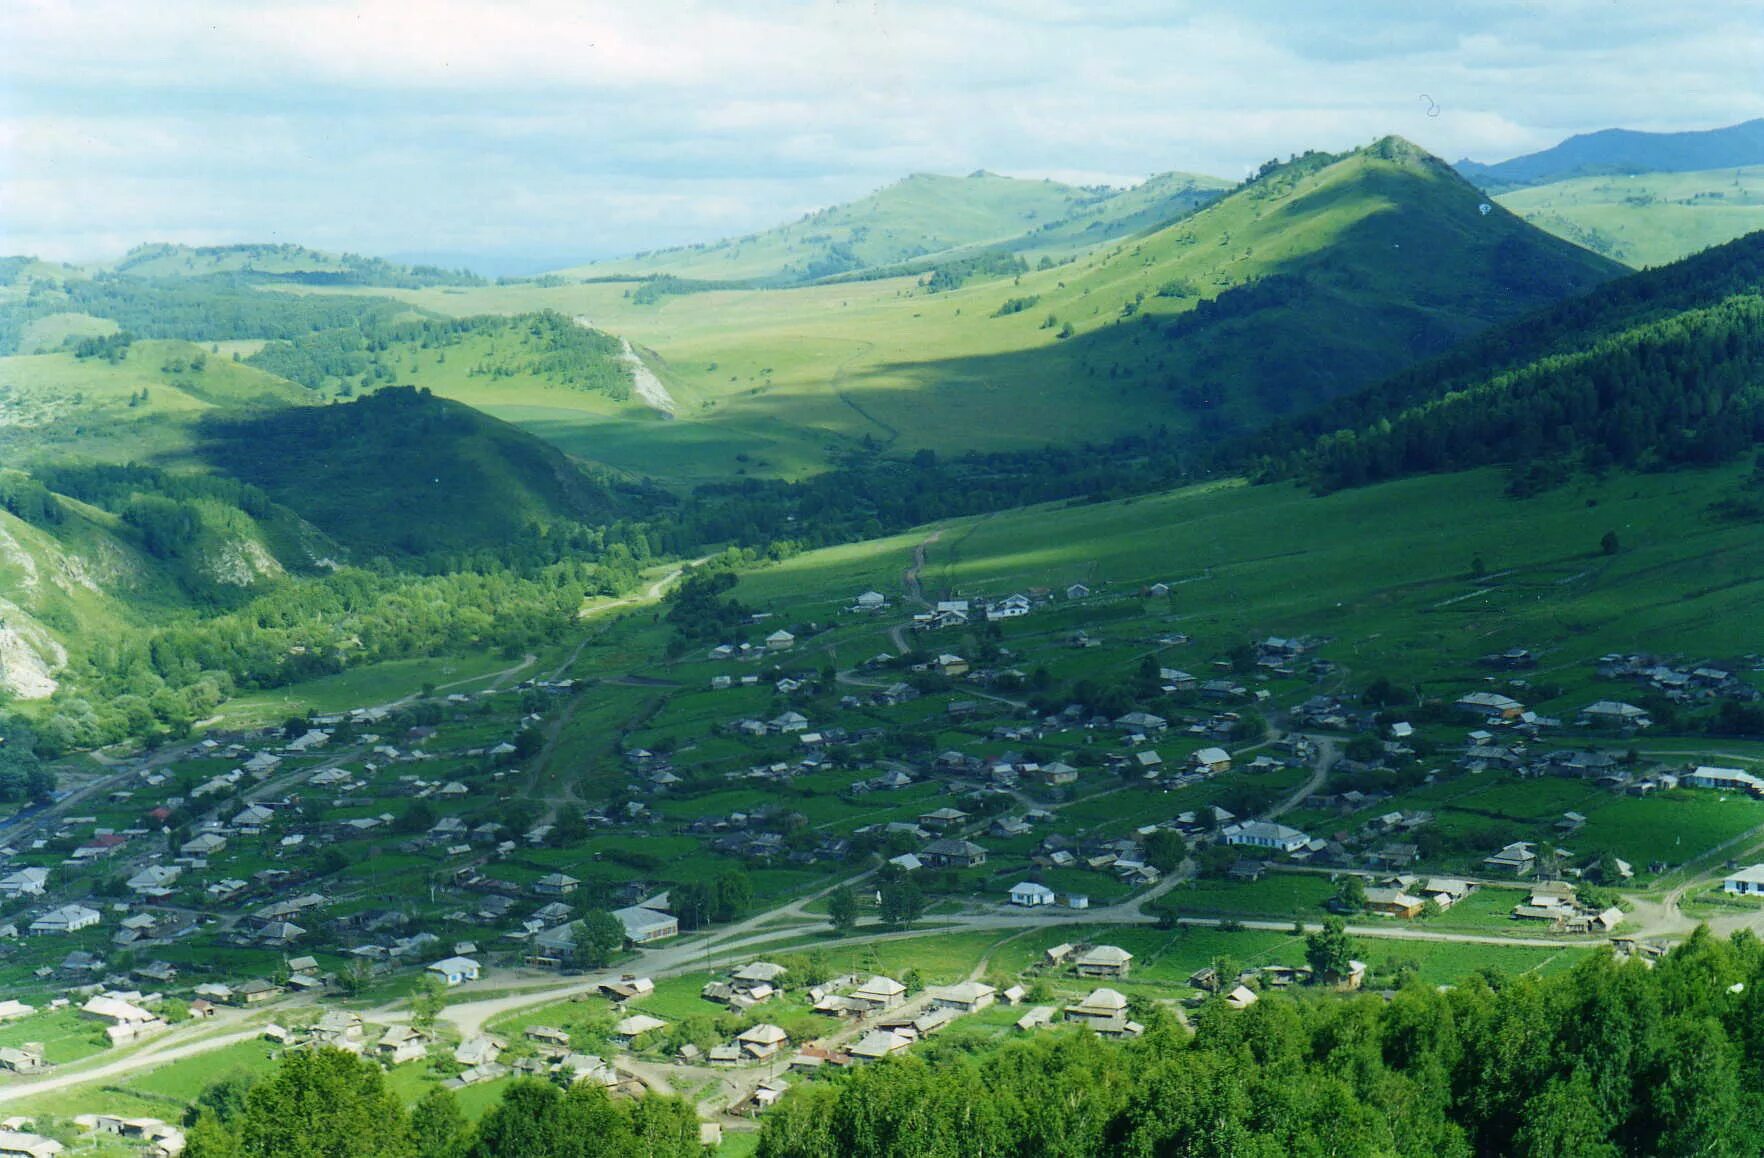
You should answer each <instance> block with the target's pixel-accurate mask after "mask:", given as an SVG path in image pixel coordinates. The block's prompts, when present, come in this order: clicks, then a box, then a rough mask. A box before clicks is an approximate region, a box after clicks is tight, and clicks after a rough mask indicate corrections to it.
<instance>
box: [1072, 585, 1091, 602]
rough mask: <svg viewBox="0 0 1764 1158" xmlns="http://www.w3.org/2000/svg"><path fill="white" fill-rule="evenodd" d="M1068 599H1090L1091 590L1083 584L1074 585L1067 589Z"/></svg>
mask: <svg viewBox="0 0 1764 1158" xmlns="http://www.w3.org/2000/svg"><path fill="white" fill-rule="evenodd" d="M1066 598H1067V599H1089V598H1090V588H1089V587H1087V586H1085V585H1084V584H1082V583H1074V584H1072V585H1071V586H1070V587H1068V588H1066Z"/></svg>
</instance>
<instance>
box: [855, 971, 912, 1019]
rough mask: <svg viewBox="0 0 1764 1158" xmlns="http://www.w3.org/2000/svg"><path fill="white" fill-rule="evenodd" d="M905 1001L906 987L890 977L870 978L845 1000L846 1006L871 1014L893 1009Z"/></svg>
mask: <svg viewBox="0 0 1764 1158" xmlns="http://www.w3.org/2000/svg"><path fill="white" fill-rule="evenodd" d="M905 1000H906V986H904V985H902V984H901V983H900V982H898V981H896V980H895V979H894V978H892V977H880V976H878V977H872V978H870V979H869V980H868V981H866V982H864V983H863V984H862V985H860V986H858V987H857V989H855V990H853V991H852V993H851V994H850V996H848V997H847V998H846V1001H847V1003H848V1004H855V1005H857V1006H858V1007H859V1008H863V1009H868V1010H870V1011H871V1012H876V1011H879V1010H888V1009H893V1008H894V1007H895V1006H897V1005H899V1004H901V1003H902V1002H903V1001H905Z"/></svg>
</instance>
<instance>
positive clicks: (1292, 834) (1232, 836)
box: [1219, 820, 1311, 852]
mask: <svg viewBox="0 0 1764 1158" xmlns="http://www.w3.org/2000/svg"><path fill="white" fill-rule="evenodd" d="M1219 834H1220V835H1221V836H1223V837H1224V838H1225V843H1226V844H1241V845H1248V846H1249V847H1251V848H1271V849H1274V850H1275V851H1277V852H1297V851H1298V850H1299V849H1301V848H1303V847H1304V846H1305V845H1307V844H1309V843H1310V842H1311V838H1310V837H1309V836H1306V835H1305V834H1304V833H1302V832H1300V831H1299V830H1298V829H1296V828H1290V827H1288V826H1287V825H1284V824H1276V823H1274V822H1273V821H1271V820H1246V821H1244V822H1243V823H1242V824H1228V825H1226V826H1225V827H1224V828H1222V829H1220V830H1219Z"/></svg>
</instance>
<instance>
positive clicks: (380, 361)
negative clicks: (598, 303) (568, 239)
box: [246, 310, 631, 400]
mask: <svg viewBox="0 0 1764 1158" xmlns="http://www.w3.org/2000/svg"><path fill="white" fill-rule="evenodd" d="M477 338H482V339H486V340H488V341H489V342H490V343H491V344H492V347H493V348H494V347H495V344H496V343H498V342H499V341H500V342H501V343H503V344H504V348H502V349H499V350H497V351H496V353H495V354H494V355H492V356H487V357H483V358H481V359H480V360H478V361H477V362H475V363H474V364H473V365H472V366H471V368H470V370H469V371H468V373H470V374H471V375H473V376H482V377H488V378H513V377H516V376H523V377H534V378H538V379H540V380H541V381H544V382H548V383H551V384H553V385H558V386H567V387H569V388H571V389H575V390H587V391H595V392H599V393H602V394H605V395H607V396H608V397H611V398H614V399H619V400H623V399H625V398H628V397H630V394H631V372H630V370H629V369H628V368H627V367H626V366H625V365H624V364H623V363H621V362H620V361H619V360H618V356H619V350H620V346H619V342H618V340H617V339H615V338H613V337H611V336H610V335H607V334H603V333H601V332H600V331H599V330H594V329H590V328H588V327H587V326H580V325H577V324H576V323H575V322H572V321H571V320H570V319H568V318H566V317H564V316H563V315H562V314H559V313H556V312H555V311H552V310H543V311H540V312H539V313H532V314H522V315H520V316H518V317H501V316H485V317H472V318H455V319H449V320H435V319H425V320H422V321H414V322H390V321H387V320H386V319H384V318H383V317H378V316H373V315H370V316H368V317H364V318H363V319H362V320H361V323H360V324H359V325H352V326H346V327H342V328H337V329H327V330H319V331H316V332H314V333H310V334H304V335H300V336H298V337H295V338H292V339H291V340H289V341H283V342H271V343H269V344H268V345H266V346H265V347H264V348H263V349H261V350H259V351H258V352H257V353H255V354H253V355H251V357H249V358H247V359H246V361H247V362H248V363H249V364H251V365H253V366H256V367H258V368H259V369H262V370H267V371H269V372H270V373H272V374H279V375H281V376H282V377H284V378H287V379H289V380H290V381H294V382H299V383H300V384H301V385H303V386H307V387H310V388H312V389H314V390H317V389H319V388H321V387H324V386H331V385H334V386H343V387H347V388H349V389H369V388H371V387H374V386H377V385H381V384H386V383H391V382H394V381H396V380H397V368H398V363H397V362H396V361H395V359H396V358H397V357H398V356H399V355H414V354H415V352H416V351H419V350H434V351H438V352H440V353H441V355H442V356H445V351H447V350H449V349H455V348H457V347H459V346H460V345H462V344H463V343H465V342H466V341H468V340H470V339H477Z"/></svg>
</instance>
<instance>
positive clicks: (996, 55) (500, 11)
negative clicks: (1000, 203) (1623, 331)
mask: <svg viewBox="0 0 1764 1158" xmlns="http://www.w3.org/2000/svg"><path fill="white" fill-rule="evenodd" d="M0 43H3V44H6V45H7V46H8V50H7V64H6V66H5V70H4V74H3V79H0V204H4V205H5V207H6V211H5V214H4V224H3V225H0V228H4V229H5V230H6V231H7V232H6V233H5V234H4V236H0V243H4V247H5V248H18V247H23V246H26V245H27V244H28V246H29V247H32V248H36V249H39V250H40V251H41V252H44V253H46V254H49V255H66V254H77V255H80V256H91V255H95V253H96V252H97V247H100V246H102V247H109V248H114V247H115V246H116V245H117V239H118V238H122V239H124V240H126V241H129V242H132V241H135V240H143V239H146V238H149V237H151V238H156V239H157V238H191V237H194V238H197V239H202V240H235V239H241V238H256V237H267V236H270V235H272V234H273V235H275V236H277V237H278V238H284V239H310V240H311V241H312V242H313V243H315V244H329V245H342V246H347V247H349V248H354V249H359V250H369V251H372V250H395V249H419V248H427V249H440V248H447V249H459V248H463V247H486V248H490V249H501V250H508V251H514V252H521V253H532V252H535V251H536V250H539V249H545V248H553V249H557V250H559V251H561V252H568V253H569V254H571V255H578V254H582V253H585V252H618V251H625V250H632V249H639V248H648V247H651V246H654V245H656V244H662V243H668V242H675V241H682V240H693V239H698V238H701V237H703V236H704V235H705V232H706V231H714V232H725V231H730V230H734V231H745V230H747V229H751V228H756V227H760V226H763V225H766V224H769V223H771V222H772V221H774V220H777V219H783V218H787V217H790V216H794V215H795V214H797V213H800V212H801V211H802V210H804V209H807V208H810V207H812V206H814V205H817V204H824V203H827V202H829V201H832V200H837V199H841V198H845V197H850V196H854V195H857V194H861V193H863V192H866V191H868V190H869V189H872V188H875V187H876V186H879V185H881V184H885V183H886V182H888V181H890V180H893V179H894V178H896V177H898V176H900V175H902V174H904V173H907V172H911V171H926V170H929V171H942V172H966V171H969V170H972V169H976V168H989V169H993V170H996V171H1001V172H1011V173H1017V174H1024V175H1037V176H1038V175H1056V174H1068V173H1081V174H1109V175H1113V178H1112V179H1114V180H1119V179H1121V178H1122V176H1123V175H1136V174H1137V175H1143V174H1146V173H1151V172H1155V171H1161V170H1166V169H1189V170H1196V171H1202V172H1214V173H1218V174H1220V175H1223V176H1238V175H1240V174H1241V173H1242V172H1243V171H1244V169H1245V168H1246V167H1248V166H1252V165H1254V164H1257V163H1259V162H1260V161H1262V160H1265V159H1267V158H1268V157H1270V156H1274V155H1285V154H1287V153H1290V152H1295V151H1299V150H1302V149H1305V148H1308V147H1316V148H1329V149H1339V148H1345V147H1349V146H1352V145H1354V144H1358V143H1362V142H1364V141H1366V140H1370V139H1372V138H1373V137H1376V136H1379V135H1382V134H1384V133H1388V132H1400V133H1403V134H1405V135H1408V136H1410V137H1412V138H1414V139H1416V140H1417V141H1418V142H1419V143H1421V144H1423V145H1424V146H1426V147H1428V148H1431V149H1433V150H1434V151H1436V152H1438V153H1441V154H1442V155H1445V156H1447V157H1449V158H1453V159H1455V158H1456V157H1458V156H1463V155H1469V156H1473V157H1477V158H1479V159H1497V158H1499V157H1501V156H1506V155H1511V154H1512V153H1515V152H1523V151H1528V150H1530V149H1534V148H1539V147H1543V146H1546V145H1548V144H1551V143H1553V142H1554V141H1556V140H1558V139H1560V138H1561V137H1562V136H1565V135H1567V134H1568V133H1571V132H1576V131H1584V130H1587V129H1593V128H1600V127H1605V126H1608V125H1612V124H1627V125H1632V126H1635V127H1642V128H1683V127H1701V126H1707V125H1713V124H1719V123H1725V122H1729V121H1733V120H1738V119H1741V118H1743V117H1746V116H1754V115H1759V114H1760V113H1764V95H1761V94H1760V92H1759V88H1758V85H1757V82H1756V69H1757V62H1758V61H1759V60H1760V59H1764V26H1760V25H1759V24H1758V22H1757V21H1755V20H1754V19H1752V18H1751V13H1750V12H1749V10H1748V5H1747V4H1745V3H1744V2H1743V0H1708V2H1707V3H1705V4H1704V5H1702V6H1701V7H1699V9H1698V11H1697V13H1696V15H1695V18H1694V21H1692V20H1687V19H1685V14H1684V13H1683V12H1682V11H1676V10H1674V6H1670V5H1641V4H1626V3H1612V2H1611V0H1551V2H1549V3H1544V2H1542V0H1460V2H1458V3H1454V4H1451V5H1444V6H1440V5H1436V6H1406V5H1390V4H1388V3H1377V2H1362V3H1357V4H1356V3H1345V4H1339V5H1332V6H1322V5H1316V6H1300V5H1294V4H1291V3H1285V2H1276V0H1237V2H1236V3H1234V4H1233V5H1232V6H1231V7H1230V8H1229V9H1227V8H1226V7H1225V6H1222V5H1218V4H1214V3H1203V2H1201V0H1116V2H1113V3H1106V4H1104V3H1087V2H1082V0H1013V2H1006V0H974V2H971V3H968V4H964V5H961V6H959V7H954V6H951V5H948V4H946V3H935V2H933V0H801V2H791V0H744V2H741V3H735V4H731V3H728V2H726V0H724V2H720V3H719V2H714V0H645V3H642V4H636V3H631V2H629V0H350V2H345V0H258V2H255V3H235V2H222V0H160V2H157V3H154V4H151V5H148V4H142V3H139V2H138V0H15V2H14V3H11V4H6V5H0ZM1422 94H1426V95H1427V97H1428V98H1430V100H1431V101H1432V102H1433V103H1434V105H1435V107H1436V108H1437V111H1438V115H1436V116H1429V115H1428V113H1427V108H1428V102H1427V101H1424V100H1422V99H1421V96H1422Z"/></svg>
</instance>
